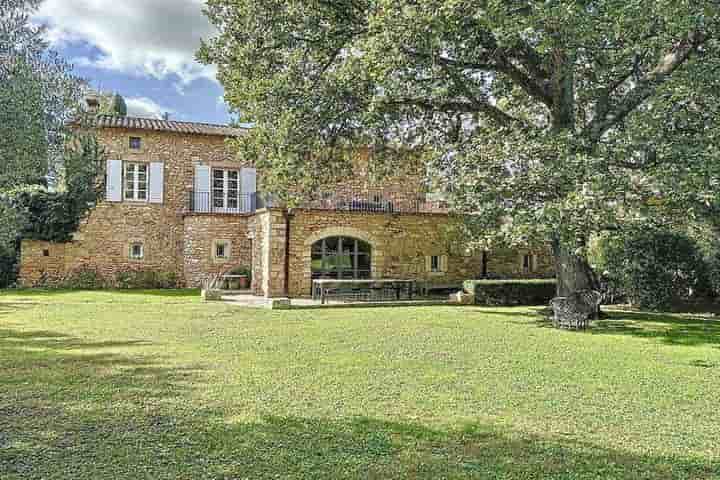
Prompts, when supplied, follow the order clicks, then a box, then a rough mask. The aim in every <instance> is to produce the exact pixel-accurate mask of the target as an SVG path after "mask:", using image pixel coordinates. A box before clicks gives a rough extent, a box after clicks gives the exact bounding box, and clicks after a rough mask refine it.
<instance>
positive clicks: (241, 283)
mask: <svg viewBox="0 0 720 480" xmlns="http://www.w3.org/2000/svg"><path fill="white" fill-rule="evenodd" d="M237 280H238V288H240V290H247V289H248V288H250V277H248V276H247V275H242V276H241V277H240V278H238V279H237Z"/></svg>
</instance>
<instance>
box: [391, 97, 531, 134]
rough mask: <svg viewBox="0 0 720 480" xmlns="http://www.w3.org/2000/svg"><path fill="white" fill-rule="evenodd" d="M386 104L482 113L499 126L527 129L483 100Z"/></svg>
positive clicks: (401, 100) (417, 100) (411, 100)
mask: <svg viewBox="0 0 720 480" xmlns="http://www.w3.org/2000/svg"><path fill="white" fill-rule="evenodd" d="M384 104H385V105H387V106H413V107H417V108H420V109H423V110H427V111H440V112H444V113H483V114H485V115H487V116H488V117H489V118H490V119H491V120H493V121H494V122H495V123H497V124H498V125H500V126H504V127H509V126H513V125H515V126H518V127H520V128H523V129H527V128H528V125H527V124H526V123H525V122H523V121H522V120H520V119H518V118H515V117H513V116H512V115H509V114H507V113H505V112H503V111H502V110H500V109H499V108H498V107H496V106H494V105H491V104H489V103H487V102H484V101H472V100H471V101H439V102H436V101H432V100H429V99H425V98H399V99H397V100H390V101H388V102H385V103H384Z"/></svg>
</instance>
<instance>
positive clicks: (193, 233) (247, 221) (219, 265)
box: [183, 214, 255, 287]
mask: <svg viewBox="0 0 720 480" xmlns="http://www.w3.org/2000/svg"><path fill="white" fill-rule="evenodd" d="M254 222H255V217H254V216H253V215H202V214H200V215H191V216H187V217H185V235H184V250H183V258H184V276H185V282H186V284H187V285H188V286H191V287H199V286H202V283H203V280H205V279H207V278H209V277H211V276H213V275H214V274H221V273H226V272H228V271H230V270H232V269H233V268H236V267H246V268H248V269H250V270H251V269H252V260H253V256H252V255H253V240H252V238H251V237H249V236H248V232H249V231H250V230H252V229H254ZM219 241H222V242H228V244H229V247H230V248H229V257H228V258H227V259H222V258H216V256H215V251H214V247H215V243H216V242H219Z"/></svg>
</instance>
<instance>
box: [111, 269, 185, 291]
mask: <svg viewBox="0 0 720 480" xmlns="http://www.w3.org/2000/svg"><path fill="white" fill-rule="evenodd" d="M115 283H116V285H117V287H118V288H121V289H125V290H137V289H146V290H147V289H156V288H159V289H169V288H177V285H178V279H177V274H175V272H156V271H152V270H128V271H125V272H120V273H118V274H117V275H115Z"/></svg>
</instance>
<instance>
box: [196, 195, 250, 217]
mask: <svg viewBox="0 0 720 480" xmlns="http://www.w3.org/2000/svg"><path fill="white" fill-rule="evenodd" d="M188 208H189V211H190V212H193V213H225V214H238V215H239V214H248V213H255V211H256V210H257V209H258V195H257V194H256V193H240V194H227V192H225V193H224V194H223V195H220V194H218V193H213V192H198V191H194V190H193V191H191V192H190V198H189V205H188Z"/></svg>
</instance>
